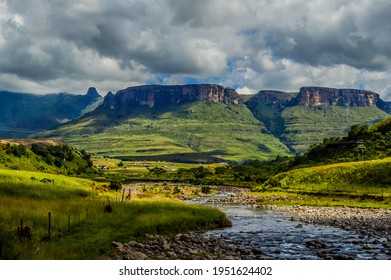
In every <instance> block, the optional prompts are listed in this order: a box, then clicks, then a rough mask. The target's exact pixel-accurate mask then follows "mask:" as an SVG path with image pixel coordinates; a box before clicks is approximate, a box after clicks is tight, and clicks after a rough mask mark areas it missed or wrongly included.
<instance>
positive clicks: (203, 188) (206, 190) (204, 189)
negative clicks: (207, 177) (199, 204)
mask: <svg viewBox="0 0 391 280" xmlns="http://www.w3.org/2000/svg"><path fill="white" fill-rule="evenodd" d="M211 190H212V189H211V188H210V187H209V186H203V187H202V188H201V192H203V193H205V194H209V193H210V192H211Z"/></svg>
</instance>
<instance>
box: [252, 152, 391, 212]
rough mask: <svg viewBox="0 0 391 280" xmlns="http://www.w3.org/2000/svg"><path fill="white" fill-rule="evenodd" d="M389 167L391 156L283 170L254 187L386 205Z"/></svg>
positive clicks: (389, 199) (389, 198)
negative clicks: (370, 201)
mask: <svg viewBox="0 0 391 280" xmlns="http://www.w3.org/2000/svg"><path fill="white" fill-rule="evenodd" d="M390 168H391V158H386V159H381V160H372V161H363V162H351V163H336V164H330V165H323V166H316V167H308V168H300V169H294V170H291V171H288V172H284V173H280V174H278V175H276V176H274V177H272V178H270V179H269V180H268V181H266V182H265V183H264V184H263V185H261V186H259V187H257V188H255V189H254V190H255V191H262V192H285V193H296V194H298V193H300V194H305V195H312V196H313V197H318V198H320V197H326V196H327V197H332V198H333V199H334V200H336V199H338V198H341V197H345V198H349V199H352V198H355V199H358V200H359V202H362V203H364V202H366V201H368V200H373V202H374V204H372V206H376V201H378V202H379V205H378V206H381V207H387V205H388V203H391V173H390ZM355 205H356V204H355ZM363 205H364V204H363Z"/></svg>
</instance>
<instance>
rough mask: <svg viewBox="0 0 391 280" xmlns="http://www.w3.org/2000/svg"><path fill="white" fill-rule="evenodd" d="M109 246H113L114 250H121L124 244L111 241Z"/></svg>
mask: <svg viewBox="0 0 391 280" xmlns="http://www.w3.org/2000/svg"><path fill="white" fill-rule="evenodd" d="M111 246H113V247H114V248H118V249H122V248H123V247H124V244H122V243H121V242H116V241H113V242H111Z"/></svg>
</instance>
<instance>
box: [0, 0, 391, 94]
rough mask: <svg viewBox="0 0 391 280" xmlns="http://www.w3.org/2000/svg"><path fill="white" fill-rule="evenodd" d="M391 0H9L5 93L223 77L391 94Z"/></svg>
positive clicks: (3, 18) (3, 35)
mask: <svg viewBox="0 0 391 280" xmlns="http://www.w3.org/2000/svg"><path fill="white" fill-rule="evenodd" d="M390 14H391V1H389V0H355V1H348V0H312V1H307V0H274V1H271V0H270V1H267V0H192V1H190V0H67V1H64V0H51V1H49V0H34V1H28V0H0V89H3V90H11V91H24V92H34V93H49V92H60V91H66V92H72V93H84V92H86V90H87V88H88V87H89V86H95V87H96V88H97V89H98V91H99V92H100V93H101V94H105V93H106V92H107V91H113V92H116V91H117V90H119V89H123V88H126V87H128V86H132V85H140V84H184V83H201V82H203V83H217V84H221V85H224V86H231V87H234V88H236V89H237V90H238V92H240V93H251V92H252V93H254V92H258V91H259V90H261V89H277V90H287V91H298V89H299V88H300V87H301V86H309V85H316V86H329V87H343V88H363V89H369V90H373V91H376V92H378V93H379V94H381V96H382V97H383V98H384V99H386V100H391V75H390V74H391V36H390V34H391V16H390Z"/></svg>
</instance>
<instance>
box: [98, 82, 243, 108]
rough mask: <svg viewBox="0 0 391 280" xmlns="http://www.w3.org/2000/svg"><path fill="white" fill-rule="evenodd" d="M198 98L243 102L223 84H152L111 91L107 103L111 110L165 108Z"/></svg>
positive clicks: (211, 101)
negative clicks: (114, 92)
mask: <svg viewBox="0 0 391 280" xmlns="http://www.w3.org/2000/svg"><path fill="white" fill-rule="evenodd" d="M195 101H205V102H208V103H224V104H230V105H241V104H243V100H242V99H241V98H240V96H239V94H238V93H237V92H236V91H235V90H234V89H232V88H229V87H227V88H225V87H223V86H219V85H212V84H199V85H171V86H166V85H150V86H137V87H129V88H127V89H124V90H120V91H118V92H117V93H116V94H115V95H114V94H113V93H111V92H109V93H108V94H107V95H106V97H105V100H104V102H103V105H104V107H105V108H108V109H115V110H120V111H121V110H128V109H129V108H132V107H136V106H146V107H150V108H152V107H161V106H165V105H175V104H183V103H188V102H195Z"/></svg>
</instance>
